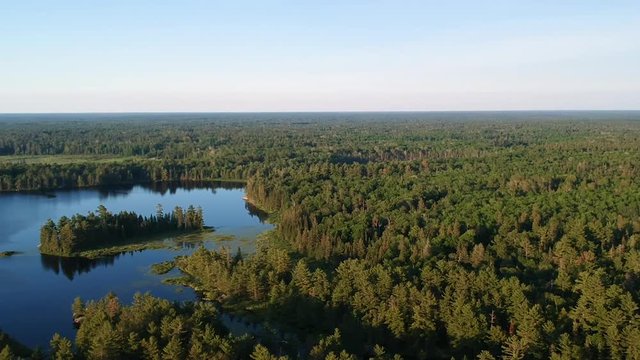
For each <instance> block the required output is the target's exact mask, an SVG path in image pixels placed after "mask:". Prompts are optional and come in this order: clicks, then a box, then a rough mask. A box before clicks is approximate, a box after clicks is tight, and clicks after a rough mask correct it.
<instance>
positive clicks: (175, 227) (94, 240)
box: [40, 205, 204, 256]
mask: <svg viewBox="0 0 640 360" xmlns="http://www.w3.org/2000/svg"><path fill="white" fill-rule="evenodd" d="M203 227H204V221H203V215H202V208H200V207H198V208H197V209H196V208H194V207H193V206H192V205H191V206H189V207H188V208H187V210H186V211H185V210H183V209H182V208H181V207H179V206H176V207H175V209H174V210H173V211H171V212H169V213H165V212H164V211H163V209H162V206H160V205H158V207H157V212H156V215H151V216H149V217H143V216H142V215H138V214H136V213H135V212H129V211H121V212H120V213H118V214H112V213H111V212H109V211H108V210H107V208H105V207H104V206H103V205H100V206H99V207H98V210H97V212H95V213H94V212H89V214H88V215H82V214H76V215H74V216H72V217H71V218H68V217H66V216H63V217H61V218H60V219H59V220H58V222H57V223H55V222H54V221H53V220H51V219H49V221H47V223H45V224H44V225H43V226H42V228H41V229H40V252H42V253H44V254H51V255H60V256H71V255H74V254H76V253H78V252H80V251H83V250H87V249H95V248H99V247H102V246H111V245H115V244H117V243H118V242H121V241H123V240H126V239H131V238H134V237H140V236H147V235H153V234H159V233H163V232H167V231H193V230H199V229H202V228H203Z"/></svg>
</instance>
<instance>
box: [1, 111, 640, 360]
mask: <svg viewBox="0 0 640 360" xmlns="http://www.w3.org/2000/svg"><path fill="white" fill-rule="evenodd" d="M185 116H186V115H185ZM204 116H205V115H203V117H204ZM238 116H240V117H242V116H248V115H238ZM264 116H265V117H268V116H267V115H264ZM269 116H272V117H274V118H276V119H267V118H264V117H260V116H256V119H254V120H251V119H247V120H246V121H218V122H210V121H208V120H206V119H204V120H196V119H188V121H186V120H185V121H183V122H181V123H179V124H169V123H167V122H165V121H160V122H158V123H150V122H143V121H134V122H132V123H131V126H130V127H127V129H128V130H126V131H122V130H121V129H120V128H118V125H119V124H120V123H119V122H117V121H116V122H110V123H109V122H105V123H101V124H100V125H99V126H97V127H96V128H95V129H93V127H92V126H93V125H91V126H90V125H86V124H84V123H73V124H69V123H64V122H60V123H50V124H39V125H38V126H35V125H28V124H23V125H16V124H13V125H12V126H11V127H10V129H9V130H8V131H7V132H6V134H7V135H4V133H3V135H1V136H0V138H1V139H2V140H1V141H0V148H2V149H3V150H2V151H3V152H4V153H5V154H8V155H13V156H15V155H20V154H48V155H51V154H64V155H67V156H71V155H96V154H97V155H109V156H113V157H115V158H117V157H122V156H133V158H130V159H127V160H125V161H120V162H117V161H111V162H82V163H73V162H72V163H55V161H52V163H35V162H28V161H26V160H25V161H24V162H20V161H14V160H12V161H6V162H2V163H0V190H24V189H50V188H60V187H77V186H92V185H101V184H115V183H143V182H154V181H175V180H182V181H187V180H212V179H216V178H226V179H244V180H246V181H247V196H248V198H249V200H250V201H251V202H253V203H254V204H255V205H257V206H259V207H261V208H262V209H265V210H268V211H270V212H272V213H273V215H272V216H273V219H274V220H275V221H276V222H277V228H276V230H274V231H273V232H272V233H271V234H269V236H268V239H267V240H263V243H262V244H259V245H260V246H258V249H257V251H256V253H255V254H253V255H251V256H244V257H241V256H238V257H234V256H233V255H232V253H231V252H230V251H228V250H223V251H218V252H215V251H208V250H206V249H200V250H198V251H196V252H195V253H194V254H193V255H192V256H190V257H184V258H180V259H177V260H176V266H177V267H178V268H179V269H180V270H182V272H183V273H184V274H185V278H184V279H181V280H180V281H183V282H185V283H187V284H188V285H191V286H193V287H194V288H196V289H198V290H199V291H200V292H201V293H202V294H203V295H204V296H205V297H207V298H209V299H212V300H217V301H220V302H221V303H222V304H223V306H224V307H226V308H229V309H233V310H236V311H241V312H244V313H245V314H247V313H248V314H250V316H252V317H253V318H254V319H255V320H259V321H267V322H268V323H269V324H271V325H273V326H276V327H278V328H279V329H284V330H285V331H287V332H289V333H293V334H295V336H294V338H288V339H287V341H288V343H287V344H288V345H287V346H285V345H282V344H280V343H278V342H277V341H272V339H268V338H267V337H263V338H261V339H260V340H261V342H262V344H261V345H258V346H256V344H255V343H252V344H250V346H246V345H247V344H245V347H244V348H243V349H245V350H246V349H247V348H248V350H246V351H245V352H244V353H243V354H244V356H245V358H249V357H250V356H251V357H252V358H254V359H273V358H277V357H278V356H281V354H282V353H288V354H289V355H290V356H292V357H295V356H296V355H298V354H299V355H300V357H302V358H308V357H316V358H331V359H338V358H345V359H346V358H350V357H351V356H357V357H358V358H376V359H387V358H393V356H395V355H402V356H404V357H405V358H419V359H426V358H447V359H448V358H451V357H455V358H460V359H461V358H465V357H466V358H468V359H471V358H480V359H499V358H505V359H520V358H527V359H546V358H553V359H596V358H612V359H625V358H629V359H633V358H640V346H639V344H640V320H639V319H640V310H639V304H640V241H639V240H640V181H638V179H640V167H639V166H638V164H640V136H639V134H640V122H638V119H640V116H639V115H638V113H634V112H632V113H606V112H603V113H564V114H554V113H531V114H495V113H483V114H432V115H425V114H378V115H373V114H353V115H341V114H332V115H325V116H324V117H323V119H324V121H322V122H319V121H313V120H314V119H315V117H322V116H319V115H313V114H309V115H306V114H302V115H301V114H297V115H269ZM301 117H308V118H309V121H306V120H305V121H301V120H300V119H301ZM472 118H473V119H472ZM476 118H480V119H476ZM292 119H295V120H292ZM343 119H346V120H343ZM356 120H357V121H356ZM472 120H474V121H472ZM129 129H130V130H129ZM140 134H145V136H140ZM147 134H148V136H146V135H147ZM68 135H70V136H68ZM109 137H115V138H116V139H118V142H117V143H114V142H113V141H111V140H110V139H108V138H109ZM13 138H15V139H17V140H12V139H13ZM67 138H70V140H69V142H68V143H65V141H63V140H61V139H67ZM94 143H97V144H99V146H93V147H92V146H88V144H94ZM174 212H175V213H177V211H174ZM176 217H178V218H179V216H177V215H176ZM185 221H186V220H185ZM63 225H64V224H63ZM54 226H56V229H57V231H59V232H63V233H68V234H71V235H73V231H72V230H73V228H72V229H71V230H69V229H66V228H65V229H62V227H63V226H58V225H54ZM71 238H72V239H73V237H71ZM59 246H60V247H63V246H62V244H60V245H59ZM72 247H73V241H71V244H65V245H64V248H65V249H66V248H72ZM105 319H107V320H108V319H109V316H108V315H104V316H103V317H102V318H101V321H100V326H98V325H96V326H95V327H94V326H92V327H90V329H91V330H89V327H88V328H87V330H82V328H81V332H83V331H86V334H87V335H86V336H85V335H83V336H84V338H91V339H96V340H95V341H96V344H94V345H91V344H84V343H83V344H84V345H82V347H81V349H82V351H83V354H89V353H90V352H92V353H94V354H95V355H96V356H98V355H100V354H103V355H104V354H107V355H117V356H125V355H130V354H134V353H135V356H146V357H147V358H154V359H162V358H166V357H169V356H178V357H183V356H190V357H192V358H199V357H202V354H205V353H207V352H208V351H209V352H210V353H209V354H211V351H220V352H222V353H224V347H219V346H211V345H208V344H210V342H208V341H206V340H205V339H210V338H211V336H205V335H202V336H200V337H197V338H196V339H193V338H187V337H183V336H179V335H176V334H172V333H171V332H170V331H169V332H167V331H166V328H167V326H165V333H163V332H162V330H161V328H162V324H161V323H158V322H157V321H155V320H154V321H150V320H147V319H141V320H140V321H141V322H144V321H147V322H148V323H149V324H151V323H154V324H155V325H149V326H150V327H149V328H147V327H146V326H145V327H144V331H143V330H140V331H138V332H136V333H135V334H134V335H130V333H125V332H119V331H118V330H117V328H118V326H119V325H118V324H117V323H114V322H113V321H111V320H108V321H107V320H105ZM166 321H170V320H166ZM171 321H173V320H171ZM185 321H186V320H185ZM183 322H184V321H183ZM186 323H187V325H185V327H184V328H187V329H190V328H189V325H188V322H186ZM105 324H107V325H105ZM172 324H173V323H172ZM84 326H85V325H83V327H84ZM103 327H104V328H103ZM171 327H172V328H175V327H178V328H181V326H179V324H177V323H176V324H173V325H172V326H171ZM114 329H115V330H114ZM336 329H339V331H337V332H336ZM189 331H192V332H193V330H188V331H187V332H189ZM101 332H104V333H107V332H110V333H114V334H116V335H114V336H116V337H115V338H111V337H108V336H106V335H104V336H102V335H99V333H101ZM89 334H90V335H91V336H89ZM118 334H119V335H118ZM138 334H139V335H138ZM216 334H217V332H216ZM110 336H111V335H110ZM131 336H133V337H131ZM81 338H82V337H81ZM214 338H215V336H214ZM82 341H84V340H81V343H82ZM87 342H88V341H87ZM111 343H117V344H119V345H118V346H116V347H113V346H111V347H110V346H109V344H111ZM131 344H138V345H137V347H136V346H133V345H131ZM213 349H216V350H213ZM132 356H133V355H132Z"/></svg>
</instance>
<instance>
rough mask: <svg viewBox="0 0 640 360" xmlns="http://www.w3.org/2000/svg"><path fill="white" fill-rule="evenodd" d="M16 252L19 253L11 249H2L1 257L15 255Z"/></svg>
mask: <svg viewBox="0 0 640 360" xmlns="http://www.w3.org/2000/svg"><path fill="white" fill-rule="evenodd" d="M16 254H18V252H17V251H10V250H9V251H0V258H2V257H9V256H13V255H16Z"/></svg>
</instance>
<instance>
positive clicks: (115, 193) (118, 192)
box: [97, 181, 244, 200]
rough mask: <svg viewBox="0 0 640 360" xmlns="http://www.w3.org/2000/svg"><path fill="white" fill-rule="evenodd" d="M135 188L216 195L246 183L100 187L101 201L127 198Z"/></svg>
mask: <svg viewBox="0 0 640 360" xmlns="http://www.w3.org/2000/svg"><path fill="white" fill-rule="evenodd" d="M134 187H142V188H144V189H146V190H149V191H151V192H152V193H156V194H160V195H165V194H167V193H169V194H171V195H173V194H175V193H176V191H178V190H187V191H190V190H202V189H207V190H210V191H211V193H212V194H215V193H216V189H224V190H238V189H243V188H244V183H242V182H238V181H171V182H152V183H147V184H142V185H135V186H134V185H117V186H107V187H98V188H97V190H98V194H99V197H100V199H101V200H105V199H108V198H118V197H126V196H127V195H129V193H131V190H133V188H134Z"/></svg>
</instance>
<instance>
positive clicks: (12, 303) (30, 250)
mask: <svg viewBox="0 0 640 360" xmlns="http://www.w3.org/2000/svg"><path fill="white" fill-rule="evenodd" d="M243 196H244V187H243V184H242V183H226V182H224V183H208V184H188V185H187V184H181V185H180V184H154V185H145V186H139V185H137V186H131V187H118V188H106V189H78V190H60V191H53V192H50V193H47V194H35V193H4V194H0V251H16V252H17V254H15V255H13V256H10V257H3V258H0V284H2V286H0V329H2V330H3V331H4V332H6V333H8V334H9V335H10V336H12V337H14V338H15V339H16V340H18V341H20V342H22V343H24V344H25V345H28V346H31V347H35V346H41V347H44V348H46V347H48V343H49V340H50V338H51V336H52V335H53V333H55V332H58V333H60V334H61V335H64V336H67V337H69V338H71V339H73V338H74V337H75V329H74V328H73V324H72V322H71V303H72V302H73V299H74V298H75V297H77V296H80V297H81V298H82V299H83V300H93V299H99V298H101V297H103V296H104V295H106V294H107V293H109V292H110V291H113V292H114V293H116V294H117V295H118V297H119V298H120V300H121V301H122V302H129V301H130V300H131V299H132V297H133V294H134V293H136V292H150V293H151V294H152V295H154V296H158V297H162V298H165V299H169V300H173V301H184V300H194V299H195V298H196V295H195V293H194V292H193V291H192V290H191V289H188V288H183V287H175V286H172V285H166V284H163V283H162V279H163V278H165V277H171V276H175V275H176V272H175V271H176V270H174V271H172V272H169V273H168V274H165V275H162V276H159V275H155V274H152V273H151V269H150V268H151V265H152V264H155V263H158V262H162V261H167V260H171V259H173V258H174V257H175V256H178V255H187V254H190V253H191V252H192V251H194V250H195V249H196V248H197V247H198V246H200V245H204V246H205V247H207V248H209V249H215V248H220V247H222V246H225V247H228V248H230V249H231V250H232V251H233V252H235V251H236V249H237V248H240V249H241V251H242V253H243V254H247V253H251V252H253V251H254V249H255V238H256V236H257V235H258V234H260V233H262V232H264V231H266V230H269V229H271V228H272V225H271V224H268V223H266V222H265V221H266V214H264V213H263V212H260V211H259V210H258V209H256V208H255V207H253V206H251V204H249V203H247V202H246V201H245V200H243ZM100 204H102V205H104V206H106V207H107V208H108V209H109V210H110V211H113V212H118V211H121V210H127V211H135V212H137V213H140V214H146V215H149V214H152V213H154V212H155V207H156V205H157V204H161V205H162V206H163V207H164V208H165V209H173V207H175V206H187V205H190V204H193V205H195V206H202V208H203V211H204V220H205V221H204V222H205V225H206V226H212V227H214V228H215V232H213V233H204V234H198V235H194V236H185V237H180V238H166V239H164V240H163V241H165V242H166V244H167V245H168V246H169V247H168V248H166V249H149V250H144V251H139V252H128V253H122V254H119V255H116V256H111V257H104V258H99V259H92V260H89V259H79V258H59V257H56V256H50V255H41V254H40V253H39V252H38V247H37V246H38V243H39V231H40V226H42V224H44V222H45V221H46V220H47V219H48V218H52V219H57V218H59V217H61V216H63V215H66V216H70V215H73V214H75V213H87V212H89V211H94V210H95V209H96V208H97V207H98V205H100Z"/></svg>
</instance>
